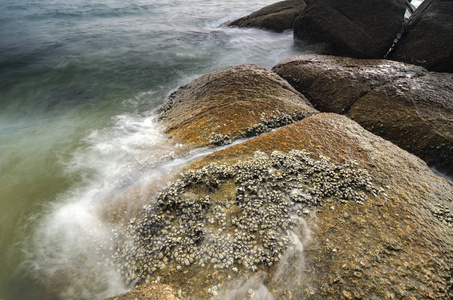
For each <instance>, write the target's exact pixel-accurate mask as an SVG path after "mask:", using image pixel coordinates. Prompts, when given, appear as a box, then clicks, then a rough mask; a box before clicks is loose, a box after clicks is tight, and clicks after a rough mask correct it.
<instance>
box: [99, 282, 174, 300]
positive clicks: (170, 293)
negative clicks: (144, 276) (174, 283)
mask: <svg viewBox="0 0 453 300" xmlns="http://www.w3.org/2000/svg"><path fill="white" fill-rule="evenodd" d="M144 299H147V300H178V299H181V298H179V297H177V296H176V293H175V291H174V290H173V289H172V288H171V287H170V286H168V285H166V284H159V283H152V284H143V285H139V286H137V287H136V288H134V289H133V290H131V291H129V292H127V293H124V294H121V295H117V296H115V297H112V298H107V299H106V300H144Z"/></svg>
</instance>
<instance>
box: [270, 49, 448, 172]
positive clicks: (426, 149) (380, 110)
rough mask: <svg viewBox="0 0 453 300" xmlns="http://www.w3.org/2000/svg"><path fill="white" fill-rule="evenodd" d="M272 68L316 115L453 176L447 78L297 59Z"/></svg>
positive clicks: (344, 61)
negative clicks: (345, 123) (340, 121)
mask: <svg viewBox="0 0 453 300" xmlns="http://www.w3.org/2000/svg"><path fill="white" fill-rule="evenodd" d="M273 70H274V71H275V72H276V73H277V74H279V75H280V76H282V77H283V78H285V79H287V80H288V81H289V82H290V83H291V84H292V85H293V86H294V87H295V88H296V89H297V90H299V91H300V92H302V93H303V94H304V95H305V96H306V97H307V98H308V99H309V100H310V101H311V102H312V104H313V105H314V106H315V107H316V108H317V109H319V110H321V111H327V112H336V113H343V114H345V115H347V116H348V117H350V118H351V119H353V120H355V121H357V122H358V123H359V124H361V125H362V126H364V127H365V128H366V129H367V130H370V131H371V132H373V133H375V134H377V135H380V136H382V137H383V138H385V139H388V140H390V141H392V142H393V143H395V144H396V145H399V146H400V147H402V148H404V149H406V150H408V151H410V152H411V153H413V154H415V155H417V156H419V157H421V158H422V159H424V160H425V161H426V162H427V163H428V164H430V165H432V166H435V167H436V168H437V169H438V170H442V171H443V172H447V173H448V174H452V173H453V123H452V122H453V76H452V75H451V74H443V73H433V72H427V71H426V70H425V69H424V68H422V67H417V66H414V65H407V64H404V63H399V62H394V61H388V60H358V59H351V58H341V57H330V56H318V55H302V56H297V57H293V58H290V59H287V60H285V61H283V62H281V63H279V64H278V65H276V66H275V67H274V68H273Z"/></svg>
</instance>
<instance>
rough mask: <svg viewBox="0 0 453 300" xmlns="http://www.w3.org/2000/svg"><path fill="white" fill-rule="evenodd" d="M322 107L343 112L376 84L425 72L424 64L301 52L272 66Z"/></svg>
mask: <svg viewBox="0 0 453 300" xmlns="http://www.w3.org/2000/svg"><path fill="white" fill-rule="evenodd" d="M272 70H273V71H274V72H276V73H277V74H278V75H280V76H281V77H283V78H285V79H286V80H287V81H288V82H289V83H291V85H292V86H293V87H295V88H296V89H297V90H298V91H299V92H301V93H303V94H304V95H305V96H306V97H307V99H308V100H309V101H310V102H311V103H312V104H313V105H314V106H315V107H316V108H317V109H319V110H321V111H325V112H334V113H343V112H345V111H347V110H348V109H349V107H350V106H351V105H352V104H354V102H355V101H357V100H358V99H360V98H361V97H362V96H363V95H365V94H367V93H368V92H370V91H371V90H373V89H374V88H376V87H378V86H381V85H384V84H386V83H388V82H391V81H392V80H394V79H396V78H411V77H414V76H417V75H419V74H422V73H423V72H426V70H425V69H424V68H422V67H417V66H413V65H407V64H404V63H399V62H395V61H389V60H384V59H354V58H348V57H338V56H327V55H314V54H308V55H299V56H295V57H291V58H288V59H286V60H283V61H282V62H280V63H278V64H277V65H276V66H275V67H274V68H272Z"/></svg>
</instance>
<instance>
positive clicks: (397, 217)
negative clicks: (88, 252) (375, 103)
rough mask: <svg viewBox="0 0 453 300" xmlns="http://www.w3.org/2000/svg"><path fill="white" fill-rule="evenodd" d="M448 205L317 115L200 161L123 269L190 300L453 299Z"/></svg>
mask: <svg viewBox="0 0 453 300" xmlns="http://www.w3.org/2000/svg"><path fill="white" fill-rule="evenodd" d="M257 151H258V152H257ZM327 157H328V158H327ZM329 158H330V159H329ZM452 195H453V184H452V183H451V182H449V181H447V180H445V179H443V178H441V177H438V176H436V175H435V174H434V173H432V172H431V170H430V169H429V168H428V167H427V166H426V164H425V163H424V162H423V161H422V160H420V159H418V158H417V157H415V156H413V155H411V154H409V153H407V152H406V151H404V150H402V149H400V148H399V147H397V146H395V145H394V144H392V143H390V142H388V141H386V140H384V139H382V138H380V137H377V136H375V135H373V134H372V133H370V132H368V131H366V130H365V129H363V128H362V127H361V126H360V125H358V124H357V123H355V122H354V121H351V120H350V119H348V118H346V117H344V116H341V115H336V114H318V115H314V116H311V117H308V118H305V119H303V120H301V121H299V122H297V123H293V124H291V125H288V126H285V127H283V128H280V129H278V130H275V131H272V132H269V133H266V134H264V135H261V136H259V137H257V138H254V139H252V140H249V141H247V142H244V143H242V144H237V145H234V146H231V147H229V148H227V149H224V150H220V151H216V152H214V153H213V154H211V155H209V156H206V157H204V158H202V159H199V160H197V161H194V162H193V163H192V164H190V165H189V166H187V167H186V171H185V172H184V173H182V174H181V177H180V179H179V180H177V181H175V182H173V183H172V184H170V185H169V186H168V187H166V188H165V189H163V190H162V191H161V193H159V194H158V195H156V196H155V197H153V198H151V199H150V201H149V203H148V205H146V206H145V207H144V209H143V211H142V214H141V215H140V216H139V217H138V218H137V219H133V220H131V222H130V223H129V226H128V228H127V232H126V233H124V237H122V238H121V234H119V235H117V236H118V237H120V240H119V242H118V244H117V246H116V254H115V257H116V258H117V261H118V263H119V265H120V268H121V270H122V272H123V274H125V276H126V278H127V279H128V280H129V281H134V280H137V281H145V280H146V281H154V280H157V279H159V280H160V281H161V282H164V283H168V284H170V285H171V286H172V287H174V288H175V289H177V290H179V289H180V290H181V295H182V296H183V297H187V298H193V299H209V298H211V296H214V297H219V298H220V299H246V298H253V297H256V298H257V299H267V298H269V299H272V297H275V299H336V298H342V299H353V298H354V299H358V298H368V299H386V298H388V299H393V298H398V299H400V298H413V299H425V298H431V299H448V298H449V297H450V289H451V279H452V274H451V265H452V263H453V235H451V228H452V225H453V213H452V210H453V202H452V201H453V199H452ZM271 294H272V295H273V296H271Z"/></svg>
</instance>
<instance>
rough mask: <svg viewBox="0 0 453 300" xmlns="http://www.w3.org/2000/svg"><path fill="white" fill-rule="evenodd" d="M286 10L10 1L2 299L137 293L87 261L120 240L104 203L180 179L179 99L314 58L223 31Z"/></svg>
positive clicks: (259, 34)
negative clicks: (166, 117)
mask: <svg viewBox="0 0 453 300" xmlns="http://www.w3.org/2000/svg"><path fill="white" fill-rule="evenodd" d="M274 2H275V1H274V0H249V1H240V0H231V1H219V0H208V1H206V0H203V1H201V0H191V1H187V0H171V1H170V0H104V1H92V0H73V1H63V0H0V206H1V209H0V255H1V257H0V299H5V300H10V299H52V297H60V298H63V299H64V298H75V299H102V298H103V297H107V296H112V295H114V294H116V293H120V292H123V291H125V290H127V289H128V288H129V287H126V286H124V285H123V284H122V282H121V280H120V279H119V275H118V274H117V273H115V271H114V270H112V269H110V268H109V267H106V266H103V265H102V264H101V262H102V261H103V258H101V257H86V256H85V260H84V261H80V260H78V257H79V254H80V253H86V252H87V251H89V250H90V249H89V247H90V246H89V245H91V241H92V240H98V241H99V242H100V245H102V244H103V243H102V242H103V240H104V239H105V238H107V237H108V236H109V234H110V233H111V228H109V227H108V226H107V225H106V224H104V223H103V222H102V219H100V218H99V211H98V210H99V207H100V206H99V203H102V202H104V201H108V200H109V199H112V198H113V197H114V196H115V194H117V193H119V192H122V191H124V190H126V189H128V188H130V187H131V186H136V185H139V184H140V183H144V182H148V181H153V180H156V179H157V178H159V177H160V176H162V175H163V174H165V173H166V172H168V169H169V168H172V167H177V166H171V165H168V166H165V165H164V166H162V165H161V166H158V167H155V162H154V161H153V157H155V156H158V155H160V154H161V153H162V151H163V152H165V151H167V149H165V147H163V145H164V144H165V140H166V137H165V135H164V134H163V133H162V130H161V128H160V127H159V123H158V122H157V121H156V116H155V109H156V108H157V107H158V106H159V105H160V104H162V103H163V102H164V101H165V98H166V96H167V95H168V94H169V93H170V92H171V91H173V90H174V89H176V88H177V87H178V86H179V85H181V84H183V83H187V82H189V81H190V80H192V79H194V78H196V77H197V76H199V75H201V74H204V73H207V72H209V71H212V70H215V69H219V68H223V67H228V66H232V65H238V64H243V63H253V64H257V65H259V66H263V67H268V68H270V67H272V66H273V65H275V64H276V63H277V62H279V61H280V60H282V59H284V58H287V57H290V56H293V55H297V54H301V53H303V52H304V49H303V48H301V47H302V46H301V45H300V44H299V45H295V44H294V42H293V37H292V33H291V32H285V33H282V34H275V33H271V32H267V31H263V30H256V29H237V28H227V27H224V26H221V25H222V24H223V23H224V22H226V21H229V20H233V19H235V18H238V17H240V16H243V15H246V14H248V13H250V12H252V11H255V10H257V9H259V8H261V7H263V6H265V5H268V4H271V3H274ZM194 155H200V154H197V153H195V154H194ZM181 163H184V161H182V162H181V161H179V162H176V165H178V164H179V165H181ZM107 244H108V241H107ZM100 247H101V246H100ZM101 252H102V251H101ZM93 253H94V252H93ZM96 253H98V252H96ZM93 265H95V266H97V267H96V268H95V269H96V270H92V269H90V266H93ZM93 285H94V286H96V287H93ZM55 290H57V292H56V293H55ZM257 295H264V296H262V297H261V298H263V299H264V298H266V297H268V298H269V299H271V297H272V295H269V293H268V292H267V290H266V289H265V288H264V287H263V289H262V290H260V291H259V293H258V294H257ZM266 299H267V298H266Z"/></svg>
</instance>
